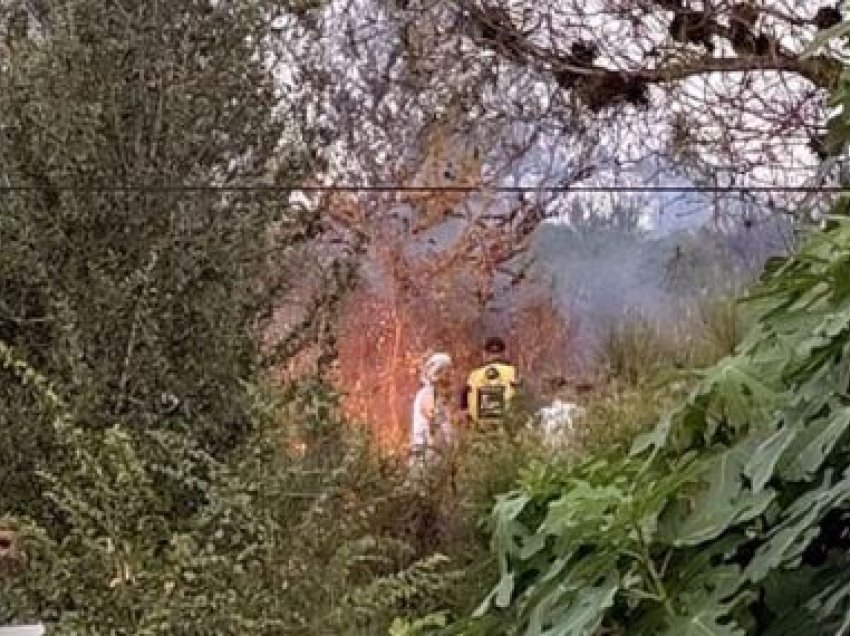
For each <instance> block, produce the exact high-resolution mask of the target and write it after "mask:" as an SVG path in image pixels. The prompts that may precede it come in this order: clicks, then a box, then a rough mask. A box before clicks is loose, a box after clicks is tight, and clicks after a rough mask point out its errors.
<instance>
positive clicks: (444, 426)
mask: <svg viewBox="0 0 850 636" xmlns="http://www.w3.org/2000/svg"><path fill="white" fill-rule="evenodd" d="M451 367H452V359H451V356H449V355H448V354H446V353H435V354H434V355H432V356H430V357H429V358H428V359H427V360H426V361H425V364H424V365H423V368H422V374H421V385H420V387H419V390H418V391H417V392H416V397H415V398H414V399H413V413H412V415H413V417H412V421H411V434H410V457H411V464H418V463H421V462H423V461H425V460H428V459H431V458H433V457H434V455H435V452H438V451H439V450H441V449H444V448H445V447H446V446H448V444H450V443H451V441H452V437H453V431H452V421H451V413H450V412H449V400H450V396H451V379H450V375H449V373H450V371H451Z"/></svg>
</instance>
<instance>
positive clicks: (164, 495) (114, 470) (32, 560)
mask: <svg viewBox="0 0 850 636" xmlns="http://www.w3.org/2000/svg"><path fill="white" fill-rule="evenodd" d="M0 353H2V354H3V359H4V360H5V361H7V362H8V364H9V365H11V366H13V368H14V369H16V373H17V374H18V375H20V377H21V380H22V381H25V382H26V383H27V385H28V387H29V389H30V390H32V391H33V392H35V393H37V394H38V397H39V399H42V400H44V401H45V404H46V405H47V406H49V407H50V408H51V409H53V410H54V411H56V412H57V413H58V415H57V416H56V417H55V418H54V422H55V434H56V438H57V442H58V444H59V445H60V446H61V448H62V449H63V457H64V461H62V462H60V463H59V464H57V465H56V466H52V467H50V469H49V470H47V471H45V472H43V473H41V475H40V476H41V478H42V479H43V480H44V481H45V484H46V485H45V488H44V491H45V493H46V496H47V497H48V499H49V501H50V503H51V506H52V510H53V511H54V513H55V514H56V515H57V516H58V517H60V518H61V520H62V526H63V528H64V532H63V533H62V534H61V536H52V535H51V534H50V533H48V532H46V531H45V529H44V528H43V527H41V526H40V525H39V523H37V522H36V521H34V520H29V519H26V518H17V519H7V520H5V521H2V522H0V527H3V528H5V529H7V530H9V529H11V530H13V531H15V532H16V534H17V535H18V537H19V540H20V543H21V547H22V552H23V557H24V561H25V564H26V567H25V568H24V569H23V571H22V572H21V573H19V574H16V575H14V576H9V577H6V578H2V577H0V623H5V622H13V621H14V622H19V621H24V620H41V621H44V622H46V623H48V624H49V625H50V627H51V630H52V632H51V633H55V634H69V635H70V634H77V635H80V634H102V633H111V634H128V635H130V634H133V635H138V634H174V633H179V634H210V633H214V634H246V633H273V634H303V633H317V634H342V635H344V634H352V635H360V634H374V633H385V632H386V630H387V629H388V627H389V625H390V622H391V620H392V618H393V617H396V616H399V617H401V616H409V617H410V619H411V620H414V619H415V618H416V616H418V615H420V614H427V613H428V611H430V610H428V608H429V607H430V606H432V605H437V604H441V601H442V599H443V598H444V596H445V591H446V589H447V588H448V587H449V586H451V585H452V584H453V582H454V581H455V580H456V579H457V576H458V575H457V573H453V572H452V571H451V570H450V569H449V567H448V562H447V559H446V557H443V556H440V555H436V554H435V555H431V556H425V557H421V556H420V555H418V554H416V553H415V552H414V551H413V549H412V548H411V546H410V545H409V544H408V543H407V542H404V541H401V540H399V539H396V538H393V537H391V536H388V535H387V534H381V533H380V532H377V533H376V530H378V531H379V530H380V527H381V526H380V523H379V519H380V515H381V514H382V507H383V506H384V503H385V502H386V501H388V500H391V499H393V497H396V496H398V493H399V492H401V491H402V484H401V475H400V474H394V473H392V468H391V467H387V466H386V465H384V462H383V460H382V459H381V458H379V457H376V456H375V455H374V454H373V453H372V451H371V450H370V449H369V446H368V444H366V443H363V442H362V441H360V440H358V438H357V437H356V436H354V435H352V436H350V437H348V438H342V437H341V436H343V435H345V434H346V430H347V429H345V428H344V427H343V426H342V422H341V420H340V418H339V414H338V412H337V411H336V409H335V399H334V398H333V396H332V395H331V394H329V393H328V392H327V391H326V390H324V389H323V388H322V387H320V386H317V385H309V386H307V387H303V388H302V389H300V390H299V395H300V399H301V401H302V405H301V406H303V404H304V403H309V404H312V405H313V406H315V407H316V408H318V409H319V410H320V411H321V412H322V413H323V417H324V418H325V421H326V430H327V432H326V433H325V436H326V437H328V438H336V439H325V440H324V441H323V443H321V444H319V447H321V448H323V449H328V448H333V449H338V450H339V452H338V454H337V455H336V460H337V464H336V466H335V467H334V469H333V470H330V469H327V468H325V467H322V468H319V469H317V468H316V464H315V463H314V462H313V460H311V459H310V457H311V454H310V453H307V454H305V455H304V456H303V457H302V456H298V457H296V456H292V455H290V454H288V453H286V452H285V445H286V436H285V435H281V433H280V428H279V427H278V424H277V422H278V421H279V419H280V417H281V410H280V404H278V402H279V399H278V398H276V397H275V396H274V394H272V393H269V392H267V391H265V390H258V389H257V388H251V389H250V390H249V394H250V395H251V396H252V399H253V400H254V402H253V403H252V409H251V412H252V416H253V417H254V418H256V421H257V423H258V427H259V429H260V432H258V433H257V434H255V435H254V436H252V438H251V440H250V443H248V444H247V445H245V446H243V447H242V448H240V449H239V450H238V452H236V453H234V454H231V455H230V457H229V458H228V461H227V462H223V461H221V460H219V459H216V458H215V457H214V456H212V455H211V454H209V453H207V452H206V451H204V450H203V449H202V448H200V447H199V446H198V445H197V444H195V443H193V442H192V440H191V438H190V437H188V436H186V435H185V434H184V433H182V432H181V431H180V430H179V428H178V429H177V430H174V431H162V430H148V431H144V432H142V433H132V434H131V433H130V432H129V431H128V430H127V429H125V428H124V427H122V426H120V425H118V426H113V427H110V428H108V429H105V430H90V429H87V428H85V427H80V426H77V425H76V424H75V423H74V422H72V421H71V420H70V419H69V418H68V417H67V416H66V415H65V411H64V405H63V403H62V401H61V400H59V399H58V398H56V394H55V393H54V391H53V389H52V388H51V387H50V386H49V383H47V381H46V379H44V377H43V376H41V375H40V374H38V373H36V372H35V371H33V370H32V369H31V367H30V366H29V365H26V364H24V363H22V362H19V361H18V358H16V357H13V356H12V354H11V352H10V351H9V350H8V349H2V350H0ZM290 415H298V416H299V418H303V419H309V414H303V415H301V414H299V413H297V412H296V413H294V414H290ZM314 443H318V442H317V441H314ZM396 512H397V510H396ZM433 609H434V611H436V607H434V608H433Z"/></svg>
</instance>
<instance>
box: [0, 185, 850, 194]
mask: <svg viewBox="0 0 850 636" xmlns="http://www.w3.org/2000/svg"><path fill="white" fill-rule="evenodd" d="M47 191H59V192H72V193H73V192H77V193H110V192H151V193H156V192H159V193H194V192H251V193H260V194H262V193H269V194H275V193H295V192H302V193H335V192H339V193H360V192H377V193H405V192H412V193H435V194H439V193H477V192H482V193H487V192H493V193H507V194H535V193H555V194H570V193H580V192H588V193H609V192H610V193H618V192H622V193H664V192H697V193H782V192H788V193H794V192H797V193H808V194H843V193H850V185H848V186H840V185H763V186H757V185H754V186H745V185H743V186H712V185H706V186H702V185H692V186H687V185H685V186H674V185H572V186H540V187H534V186H487V185H468V186H443V185H424V186H399V185H357V184H341V185H244V184H242V185H240V184H221V185H214V184H185V185H184V184H163V185H156V184H150V185H148V184H138V185H136V184H126V185H120V184H109V185H93V186H86V185H72V184H58V185H50V186H34V185H33V186H30V185H0V193H3V194H11V193H16V192H47Z"/></svg>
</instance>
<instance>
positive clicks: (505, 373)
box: [460, 337, 520, 424]
mask: <svg viewBox="0 0 850 636" xmlns="http://www.w3.org/2000/svg"><path fill="white" fill-rule="evenodd" d="M505 350H506V347H505V342H504V340H502V339H501V338H498V337H491V338H487V340H486V342H485V343H484V364H483V365H481V366H480V367H478V368H477V369H474V370H473V371H472V372H471V373H470V374H469V377H468V378H467V381H466V386H465V387H464V389H463V392H462V393H461V399H460V409H461V411H462V412H465V413H466V415H467V418H468V419H469V420H471V421H472V422H473V423H484V424H487V423H497V422H501V421H502V420H503V418H504V416H505V414H506V413H507V412H508V409H509V407H510V404H511V400H513V399H514V397H515V396H516V393H517V389H518V388H519V385H520V379H519V374H518V373H517V369H516V367H515V366H514V365H513V364H511V363H510V362H509V361H508V359H507V356H506V355H505Z"/></svg>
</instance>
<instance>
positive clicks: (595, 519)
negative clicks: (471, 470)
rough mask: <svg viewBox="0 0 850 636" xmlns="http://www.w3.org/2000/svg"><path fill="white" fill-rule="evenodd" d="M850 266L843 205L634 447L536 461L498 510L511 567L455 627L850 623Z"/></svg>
mask: <svg viewBox="0 0 850 636" xmlns="http://www.w3.org/2000/svg"><path fill="white" fill-rule="evenodd" d="M848 272H850V222H848V221H847V220H846V219H843V218H842V219H833V220H832V221H831V223H830V228H829V229H828V230H826V231H824V232H821V233H818V234H816V235H814V236H813V237H811V238H810V240H809V241H808V243H807V244H806V246H805V247H804V248H803V249H802V251H801V252H800V253H799V254H798V255H796V256H794V257H791V258H788V259H785V260H783V261H782V262H779V263H774V264H773V266H772V267H770V268H769V269H768V271H767V272H766V273H765V275H764V278H763V281H762V282H761V283H760V285H759V287H758V288H757V290H756V292H755V293H754V294H753V295H752V296H751V298H750V302H751V303H752V305H753V307H754V308H756V310H757V319H756V321H755V324H754V326H753V328H752V329H751V330H750V332H749V334H748V336H747V337H746V338H745V340H744V341H743V343H742V344H741V346H740V347H739V349H738V351H737V353H736V354H734V355H732V356H729V357H727V358H725V359H724V360H722V361H720V362H719V363H718V364H717V365H716V366H715V367H713V368H711V369H710V370H709V371H707V372H706V373H705V374H704V375H703V377H702V379H701V380H700V382H699V384H698V386H697V387H696V388H695V389H694V391H693V392H692V394H691V395H690V397H689V398H688V399H687V400H686V402H685V403H684V404H683V405H682V406H681V407H680V408H679V409H678V410H676V411H674V412H673V413H672V415H670V416H669V417H666V418H664V419H663V420H662V421H661V422H660V423H659V424H658V425H657V427H656V428H655V429H654V430H652V431H650V432H648V433H646V434H644V435H643V436H641V437H639V438H638V439H637V440H636V441H635V444H634V446H633V449H632V453H631V455H630V456H628V457H626V458H617V457H615V456H614V457H611V458H610V459H604V458H602V457H598V458H596V459H593V460H589V461H586V462H584V463H582V464H579V465H578V466H575V467H572V468H569V469H563V468H561V469H558V468H552V467H545V466H542V467H539V466H538V467H533V468H531V469H529V470H528V471H527V472H526V474H525V475H524V477H523V478H522V479H521V481H520V484H519V487H518V488H516V489H515V490H513V491H511V492H509V493H507V494H505V495H502V496H501V497H500V498H499V502H498V503H497V505H496V506H495V507H494V509H493V511H492V515H491V520H490V531H491V536H492V551H493V553H494V555H495V557H496V558H497V560H498V562H499V568H500V576H499V582H498V584H497V585H496V586H495V587H494V588H493V590H492V592H491V593H490V595H489V596H488V597H487V599H486V601H485V602H484V603H483V604H482V606H481V608H480V611H479V613H478V614H479V616H478V617H477V618H471V619H468V620H466V621H463V622H461V623H458V624H456V625H455V626H453V628H452V629H453V630H454V631H453V632H452V633H463V634H472V633H487V634H516V633H523V634H527V635H529V636H531V635H540V634H546V635H551V634H564V635H569V634H575V635H580V634H593V633H598V632H599V631H600V630H601V631H604V632H605V633H615V634H619V633H622V634H629V635H638V636H639V635H640V634H647V635H649V634H670V635H671V636H672V635H673V634H717V635H724V636H731V635H735V636H743V635H745V634H777V635H779V634H782V635H789V636H790V635H791V634H795V635H796V634H808V633H811V634H824V633H829V634H845V633H848V630H850V621H848V618H847V617H848V616H850V613H848V611H850V574H848V568H847V566H848V563H847V559H848V558H847V548H848V547H850V546H848V543H847V537H846V535H847V528H848V527H850V476H848V475H850V473H848V469H847V466H848V462H850V402H848V398H847V393H848V390H847V387H848V386H850V345H849V344H848V342H850V275H848ZM603 457H604V456H603ZM476 630H478V631H476ZM450 631H451V630H450Z"/></svg>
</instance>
